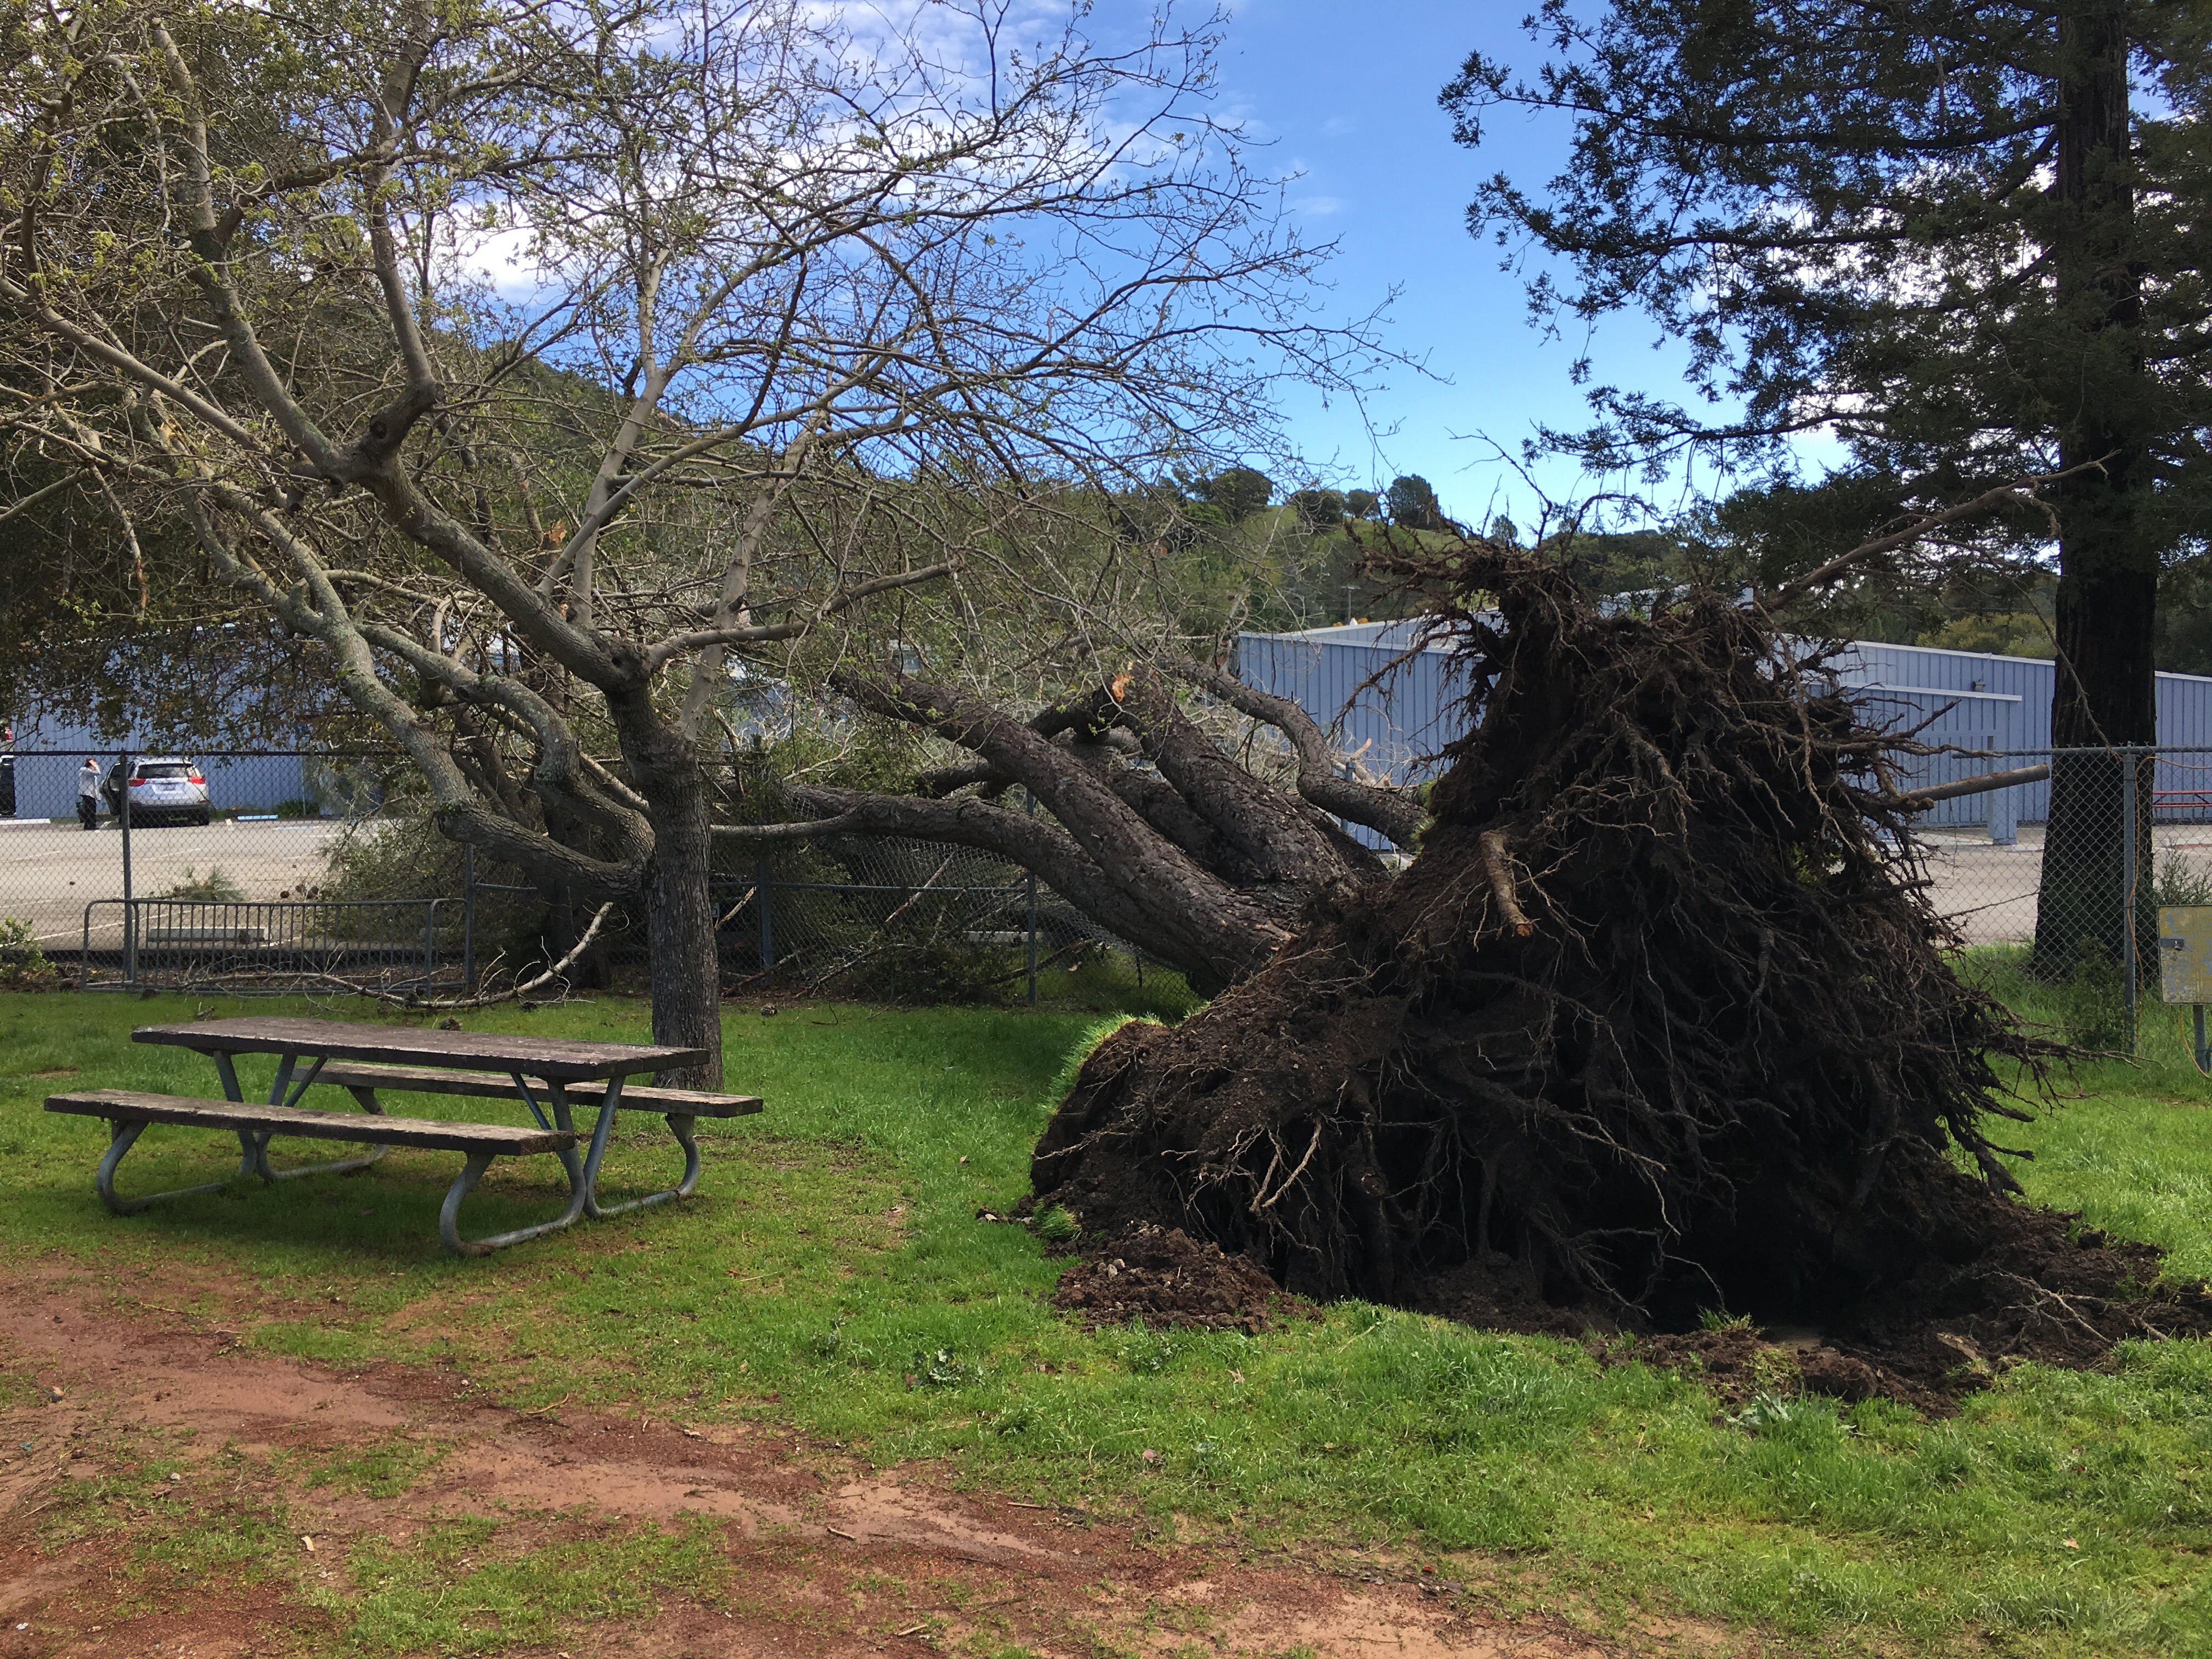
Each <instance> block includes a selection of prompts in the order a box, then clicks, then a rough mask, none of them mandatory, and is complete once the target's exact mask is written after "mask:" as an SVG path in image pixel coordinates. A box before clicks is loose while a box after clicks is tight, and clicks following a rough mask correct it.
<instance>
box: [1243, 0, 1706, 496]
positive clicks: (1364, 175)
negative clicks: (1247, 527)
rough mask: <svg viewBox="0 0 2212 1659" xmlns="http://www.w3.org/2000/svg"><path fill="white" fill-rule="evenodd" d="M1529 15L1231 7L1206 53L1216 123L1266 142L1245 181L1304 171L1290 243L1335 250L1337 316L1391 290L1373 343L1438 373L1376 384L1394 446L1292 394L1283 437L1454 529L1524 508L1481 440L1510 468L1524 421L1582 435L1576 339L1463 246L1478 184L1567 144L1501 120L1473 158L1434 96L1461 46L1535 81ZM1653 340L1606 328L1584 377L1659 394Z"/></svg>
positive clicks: (1498, 7) (1557, 490) (1340, 410)
mask: <svg viewBox="0 0 2212 1659" xmlns="http://www.w3.org/2000/svg"><path fill="white" fill-rule="evenodd" d="M1532 4H1533V0H1506V3H1499V4H1489V3H1481V0H1478V3H1475V4H1472V5H1470V4H1466V3H1459V4H1453V3H1449V0H1375V3H1370V4H1366V5H1359V6H1350V5H1346V4H1344V3H1342V0H1335V3H1330V0H1244V3H1241V4H1239V5H1238V6H1237V9H1236V13H1235V16H1234V18H1233V21H1231V27H1230V30H1229V35H1228V39H1227V41H1226V44H1225V48H1224V50H1223V52H1222V56H1221V67H1222V104H1223V107H1224V112H1225V113H1233V114H1236V115H1238V116H1241V117H1242V118H1243V120H1244V121H1245V123H1246V124H1247V127H1248V130H1249V131H1250V132H1251V133H1252V134H1253V135H1254V136H1255V137H1260V138H1264V139H1265V140H1267V141H1268V144H1269V148H1268V149H1266V150H1264V151H1262V152H1260V153H1258V154H1257V155H1255V158H1254V159H1255V161H1256V162H1257V163H1258V165H1260V166H1261V167H1263V168H1267V169H1268V170H1270V171H1273V172H1287V171H1296V172H1297V173H1301V174H1303V177H1302V178H1301V179H1299V180H1298V182H1297V184H1296V185H1294V186H1293V187H1292V189H1291V202H1292V203H1293V204H1294V205H1296V206H1297V210H1298V211H1299V212H1300V214H1301V216H1302V218H1303V220H1304V226H1305V228H1306V229H1307V230H1308V231H1309V233H1310V234H1312V235H1314V236H1315V237H1316V238H1324V237H1332V238H1334V239H1336V240H1338V241H1339V243H1340V252H1339V254H1338V256H1337V258H1336V259H1335V261H1334V264H1333V265H1332V266H1331V269H1330V279H1331V281H1332V283H1333V284H1334V290H1335V295H1334V297H1335V299H1336V301H1337V303H1338V305H1339V306H1340V307H1341V308H1342V309H1343V310H1344V311H1346V312H1357V311H1364V310H1365V309H1367V308H1368V307H1370V306H1372V305H1373V304H1375V303H1376V301H1379V300H1381V299H1382V298H1383V296H1384V295H1387V294H1388V293H1389V291H1390V289H1392V287H1393V286H1394V285H1395V286H1396V287H1397V288H1399V289H1400V290H1401V292H1400V295H1399V297H1398V300H1397V301H1396V303H1395V305H1394V306H1393V307H1391V309H1390V313H1389V316H1390V318H1391V322H1390V326H1389V339H1390V342H1391V343H1392V344H1393V345H1394V346H1395V348H1396V349H1400V350H1402V351H1406V352H1407V353H1409V354H1412V355H1414V356H1424V357H1425V359H1426V361H1427V365H1428V368H1429V369H1430V371H1431V374H1433V375H1435V376H1437V377H1440V379H1424V378H1423V377H1421V376H1419V375H1417V374H1412V373H1409V372H1407V371H1405V370H1402V369H1401V370H1397V371H1395V372H1393V373H1392V374H1390V375H1389V389H1388V390H1387V391H1386V392H1383V394H1382V395H1380V396H1379V397H1377V398H1376V399H1375V400H1374V402H1373V404H1371V405H1370V412H1371V414H1372V415H1373V416H1375V417H1376V422H1377V423H1378V424H1380V425H1383V426H1385V427H1389V426H1395V428H1396V430H1395V433H1385V434H1383V435H1378V436H1375V437H1370V435H1369V433H1368V431H1367V429H1366V427H1365V425H1364V422H1363V421H1362V419H1361V416H1360V412H1359V411H1358V410H1355V409H1352V408H1351V407H1348V406H1343V405H1340V406H1337V407H1334V408H1324V407H1322V404H1321V403H1320V401H1319V399H1317V398H1312V397H1297V396H1294V397H1292V398H1288V399H1286V400H1285V406H1286V408H1287V410H1289V412H1290V414H1291V425H1292V435H1293V436H1294V438H1295V439H1296V440H1297V441H1298V443H1299V445H1300V447H1301V448H1302V449H1303V450H1304V453H1307V454H1308V455H1310V456H1312V457H1314V458H1316V459H1318V460H1321V461H1322V462H1324V463H1328V462H1331V461H1333V462H1334V470H1335V471H1336V472H1337V473H1339V474H1340V475H1341V476H1342V477H1344V478H1346V480H1348V481H1351V482H1355V483H1357V482H1364V481H1366V480H1367V479H1369V478H1376V479H1379V480H1381V481H1383V482H1386V483H1387V482H1388V481H1389V479H1390V478H1391V477H1393V476H1395V475H1396V474H1398V473H1400V472H1418V473H1419V474H1421V475H1422V476H1423V477H1426V478H1427V479H1428V480H1429V482H1430V483H1432V484H1434V485H1435V486H1436V488H1437V494H1438V495H1439V496H1440V497H1441V498H1442V499H1443V504H1444V507H1445V508H1446V509H1447V510H1448V511H1449V512H1451V513H1454V514H1455V516H1457V517H1460V518H1462V519H1466V520H1476V521H1482V520H1486V519H1487V517H1488V516H1489V515H1490V514H1491V513H1493V512H1497V511H1501V510H1502V511H1506V512H1510V513H1511V514H1512V515H1513V517H1514V519H1515V520H1516V522H1518V523H1519V524H1521V525H1522V526H1523V527H1524V528H1525V527H1527V526H1530V525H1532V524H1533V523H1534V521H1535V518H1536V510H1537V504H1536V501H1535V500H1534V494H1533V492H1532V491H1531V489H1529V487H1528V484H1527V483H1524V482H1523V481H1522V480H1521V479H1520V478H1519V477H1516V476H1515V475H1514V473H1513V472H1512V471H1510V469H1509V468H1506V467H1504V466H1503V465H1499V464H1498V461H1497V460H1496V457H1495V452H1494V451H1493V450H1492V448H1491V447H1490V445H1489V444H1488V443H1487V442H1486V441H1483V439H1484V436H1485V435H1487V437H1489V438H1491V439H1494V440H1496V441H1498V443H1499V444H1502V445H1503V446H1504V447H1506V448H1507V449H1509V450H1512V451H1516V452H1517V450H1518V448H1519V447H1520V444H1521V441H1522V440H1523V439H1524V438H1526V437H1528V435H1530V434H1531V433H1532V432H1533V430H1534V427H1535V425H1536V424H1537V422H1540V421H1542V422H1551V423H1552V424H1553V425H1555V426H1558V425H1568V426H1571V425H1573V424H1576V423H1577V422H1579V421H1581V420H1582V419H1583V416H1584V412H1585V409H1586V405H1585V404H1583V397H1582V393H1581V392H1580V390H1579V389H1578V388H1577V387H1575V386H1571V385H1570V384H1569V380H1568V371H1569V369H1570V368H1571V365H1572V363H1573V362H1574V360H1575V358H1576V356H1577V355H1578V354H1579V352H1580V351H1581V350H1583V349H1584V347H1585V342H1584V340H1583V336H1582V334H1581V333H1580V331H1578V330H1577V331H1575V332H1574V333H1573V334H1571V335H1569V336H1566V337H1558V338H1553V339H1548V340H1547V339H1546V338H1545V337H1543V336H1542V335H1541V332H1540V331H1538V330H1537V329H1535V328H1534V327H1533V326H1532V325H1530V323H1529V321H1528V310H1527V306H1526V304H1525V301H1524V298H1523V292H1522V280H1521V279H1520V278H1519V277H1517V276H1512V275H1509V274H1507V273H1505V272H1504V271H1501V270H1499V269H1498V261H1499V258H1500V257H1501V252H1500V250H1499V249H1498V248H1497V247H1496V246H1494V245H1488V246H1486V245H1479V244H1478V243H1476V242H1475V240H1474V238H1472V237H1471V236H1469V235H1468V231H1467V225H1466V218H1465V211H1466V208H1467V204H1468V200H1469V199H1470V198H1471V197H1473V195H1474V189H1475V185H1476V184H1477V182H1478V181H1479V180H1480V179H1484V178H1486V177H1487V176H1489V174H1491V173H1494V172H1498V171H1500V170H1503V171H1504V172H1505V173H1508V174H1509V175H1510V176H1512V177H1513V178H1515V179H1516V180H1517V181H1522V182H1524V183H1528V184H1536V183H1541V181H1543V180H1545V179H1549V178H1551V177H1552V176H1553V174H1554V173H1557V172H1558V171H1559V164H1560V162H1561V161H1562V160H1563V159H1564V157H1565V153H1566V144H1567V139H1568V137H1569V134H1568V130H1567V128H1566V127H1565V125H1564V124H1562V123H1556V122H1544V123H1530V122H1524V121H1522V120H1520V119H1517V118H1511V117H1507V118H1504V119H1502V120H1498V121H1495V122H1493V123H1491V124H1490V125H1491V131H1490V132H1489V133H1488V134H1487V135H1486V142H1485V143H1484V144H1483V146H1482V148H1481V149H1479V150H1469V149H1463V148H1462V147H1461V146H1459V145H1457V144H1455V143H1453V142H1452V139H1451V122H1450V118H1449V117H1448V116H1447V115H1446V114H1445V113H1444V112H1443V110H1442V109H1441V108H1439V107H1438V106H1437V91H1438V90H1439V89H1440V88H1442V87H1443V84H1444V82H1446V81H1448V80H1449V79H1450V78H1451V77H1452V76H1453V75H1454V74H1455V73H1456V72H1457V70H1458V68H1459V65H1460V64H1461V63H1462V61H1463V60H1464V59H1465V58H1466V56H1467V54H1468V52H1469V51H1470V50H1472V49H1474V48H1475V47H1477V46H1480V48H1481V49H1482V50H1483V51H1484V52H1486V53H1490V54H1492V55H1502V56H1505V57H1507V58H1509V59H1510V60H1511V61H1514V62H1516V63H1522V64H1528V65H1530V66H1532V67H1533V65H1534V63H1535V62H1536V61H1537V55H1536V52H1535V47H1534V43H1533V42H1532V41H1531V40H1529V39H1528V35H1527V34H1526V33H1523V32H1522V29H1521V27H1520V20H1521V18H1522V16H1523V15H1526V13H1527V12H1528V10H1529V9H1531V8H1532ZM1656 338H1657V331H1656V328H1655V327H1654V326H1653V325H1652V324H1651V323H1650V320H1649V319H1645V318H1643V317H1641V316H1634V315H1624V316H1621V317H1619V318H1617V319H1613V320H1611V321H1610V322H1608V323H1607V325H1604V326H1603V327H1602V328H1601V330H1600V331H1599V332H1598V333H1597V334H1596V335H1595V337H1592V338H1591V339H1590V340H1589V343H1588V349H1589V350H1590V353H1591V356H1592V362H1593V370H1594V378H1595V380H1597V381H1599V382H1601V383H1604V382H1610V383H1615V384H1626V385H1630V386H1644V387H1647V388H1649V389H1650V390H1652V391H1655V392H1665V393H1668V394H1669V395H1674V394H1677V393H1678V392H1680V389H1681V380H1680V366H1681V364H1682V362H1683V361H1684V354H1683V353H1682V352H1681V351H1680V349H1678V348H1676V347H1674V346H1673V345H1671V344H1667V345H1662V346H1661V347H1659V349H1654V343H1655V341H1656ZM1534 477H1535V479H1536V482H1537V483H1539V484H1540V485H1541V487H1542V489H1544V490H1545V491H1546V492H1547V493H1548V494H1550V495H1553V496H1555V497H1561V498H1565V497H1571V496H1573V495H1578V494H1587V493H1589V490H1590V489H1593V488H1594V487H1595V485H1594V483H1593V481H1591V480H1589V479H1587V478H1581V477H1577V474H1576V472H1575V471H1574V469H1572V468H1571V467H1568V466H1565V465H1562V464H1560V463H1559V462H1550V463H1547V464H1546V465H1543V466H1542V467H1541V468H1539V469H1537V470H1536V471H1535V473H1534ZM1285 482H1287V481H1285Z"/></svg>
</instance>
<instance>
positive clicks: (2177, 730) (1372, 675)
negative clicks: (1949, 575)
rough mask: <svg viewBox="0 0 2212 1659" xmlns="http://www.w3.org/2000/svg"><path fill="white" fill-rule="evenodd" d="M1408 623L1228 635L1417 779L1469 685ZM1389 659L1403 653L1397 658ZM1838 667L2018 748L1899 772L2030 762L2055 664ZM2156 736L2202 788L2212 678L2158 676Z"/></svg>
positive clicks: (1990, 745) (1927, 730)
mask: <svg viewBox="0 0 2212 1659" xmlns="http://www.w3.org/2000/svg"><path fill="white" fill-rule="evenodd" d="M1416 626H1417V625H1416V624H1414V623H1405V622H1394V623H1347V624H1346V625H1343V626H1340V627H1336V628H1315V629H1306V630H1305V631H1304V632H1302V633H1296V634H1246V635H1243V636H1241V638H1240V639H1239V640H1238V641H1237V671H1238V672H1239V673H1241V674H1242V675H1243V678H1245V680H1246V681H1248V682H1249V684H1253V685H1255V686H1258V687H1260V688H1261V690H1267V691H1272V692H1274V693H1275V694H1276V695H1278V696H1287V697H1291V698H1293V699H1295V700H1296V701H1297V703H1298V704H1299V706H1300V707H1302V708H1304V709H1305V710H1306V711H1307V712H1308V713H1309V714H1312V715H1313V717H1314V718H1315V719H1316V720H1319V721H1321V722H1322V725H1323V726H1331V725H1334V726H1335V729H1336V731H1337V733H1338V735H1339V738H1340V740H1341V742H1342V743H1343V745H1344V747H1345V748H1346V750H1348V751H1350V752H1352V754H1354V755H1355V756H1356V757H1358V760H1359V762H1360V763H1361V764H1362V765H1364V766H1365V767H1366V768H1367V769H1369V770H1370V772H1371V773H1373V774H1374V775H1376V776H1377V777H1378V778H1382V779H1387V780H1389V781H1394V782H1399V783H1405V782H1412V781H1418V780H1419V779H1421V778H1424V777H1427V776H1430V775H1432V774H1433V773H1434V772H1435V771H1436V770H1437V762H1436V756H1437V751H1438V750H1441V749H1442V748H1443V745H1444V744H1448V743H1449V742H1450V741H1451V740H1452V739H1453V738H1455V737H1458V736H1459V735H1460V734H1461V733H1462V732H1464V731H1465V730H1466V729H1467V714H1466V708H1465V701H1464V700H1465V696H1466V690H1467V688H1466V684H1465V682H1464V681H1463V680H1462V679H1461V678H1459V677H1458V676H1457V675H1456V674H1455V672H1454V671H1453V660H1454V659H1453V656H1452V653H1451V652H1450V650H1449V647H1446V646H1443V645H1432V646H1430V647H1427V648H1426V649H1425V650H1421V651H1419V652H1415V653H1412V654H1411V655H1410V656H1408V655H1407V647H1409V646H1410V645H1411V644H1412V643H1413V640H1414V637H1415V633H1414V630H1415V628H1416ZM1401 658H1402V659H1404V660H1403V662H1402V663H1401V662H1400V659H1401ZM1394 663H1399V664H1400V665H1399V666H1398V667H1396V668H1395V669H1393V667H1392V665H1393V664H1394ZM1836 670H1837V677H1838V680H1839V681H1840V682H1841V683H1842V684H1844V686H1846V687H1848V688H1850V689H1851V690H1854V691H1855V692H1856V693H1857V695H1858V696H1859V697H1860V699H1861V701H1862V702H1864V703H1865V704H1866V706H1867V708H1868V711H1869V715H1870V716H1871V717H1872V718H1873V719H1874V720H1876V721H1878V722H1879V723H1880V724H1881V725H1884V726H1891V727H1893V728H1898V729H1909V728H1911V727H1914V726H1920V727H1923V730H1922V734H1921V735H1922V737H1923V740H1925V741H1927V742H1929V743H1935V744H1954V745H1956V746H1958V747H1960V748H1962V749H1975V750H1993V751H1996V754H1998V755H2011V756H2014V757H2016V758H2012V759H1996V758H1982V757H1965V756H1936V757H1929V758H1927V759H1925V760H1922V761H1919V762H1917V763H1914V764H1913V765H1912V766H1911V767H1910V768H1909V769H1906V771H1905V775H1904V778H1903V781H1905V782H1907V783H1908V784H1915V785H1922V786H1925V785H1929V784H1936V783H1943V782H1948V781H1952V780H1954V779H1958V778H1964V777H1970V776H1973V775H1978V774H1979V773H1983V772H1989V771H1996V770H1999V769H2004V768H2007V767H2012V766H2025V765H2029V764H2032V763H2034V762H2036V761H2039V760H2042V759H2044V758H2045V757H2046V755H2047V751H2048V750H2049V749H2050V746H2051V692H2052V690H2053V688H2054V685H2055V683H2056V675H2057V668H2056V665H2054V664H2053V663H2051V661H2050V660H2048V659H2041V658H2034V657H2001V656H1996V655H1995V654H1992V653H1986V652H1978V651H1944V650H1938V649H1936V648H1934V647H1928V646H1917V645H1883V644H1880V643H1877V642H1875V641H1857V642H1854V643H1852V644H1851V645H1850V646H1849V647H1847V648H1846V649H1845V651H1844V654H1843V655H1842V657H1841V658H1840V659H1838V662H1837V664H1836ZM2158 740H2159V742H2160V744H2164V745H2172V746H2177V747H2184V748H2189V747H2199V746H2201V747H2203V749H2204V750H2205V752H2203V753H2202V754H2197V755H2191V754H2179V755H2167V756H2163V757H2160V761H2159V767H2158V781H2157V784H2156V787H2157V789H2158V790H2159V791H2160V793H2162V794H2167V795H2180V794H2185V793H2188V792H2193V791H2197V790H2212V678H2203V677H2201V676H2198V675H2194V674H2160V676H2159V677H2158ZM2050 799H2051V791H2050V787H2049V786H2048V785H2047V784H2026V785H2021V786H2019V787H2015V788H2011V789H2002V790H1992V791H1990V792H1988V793H1984V794H1978V795H1965V796H1960V797H1959V798H1958V799H1954V800H1948V801H1942V802H1939V803H1938V804H1937V805H1936V806H1935V807H1934V808H1933V809H1931V810H1930V811H1929V812H1928V814H1927V815H1926V817H1924V818H1923V823H1928V824H1930V825H1939V824H1941V825H1950V824H1960V825H1964V824H1986V825H1987V826H1988V827H1989V830H1990V837H1991V839H1992V840H1995V841H2000V842H2004V841H2009V840H2011V839H2012V838H2013V832H2014V830H2015V827H2016V826H2017V825H2018V824H2021V823H2041V822H2042V821H2043V819H2044V818H2045V816H2046V815H2047V814H2048V811H2049V809H2050ZM2162 811H2163V815H2164V816H2166V817H2173V818H2193V819H2196V820H2198V821H2204V820H2208V819H2212V810H2208V809H2206V808H2204V807H2203V806H2199V805H2179V806H2175V807H2172V808H2166V809H2162Z"/></svg>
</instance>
